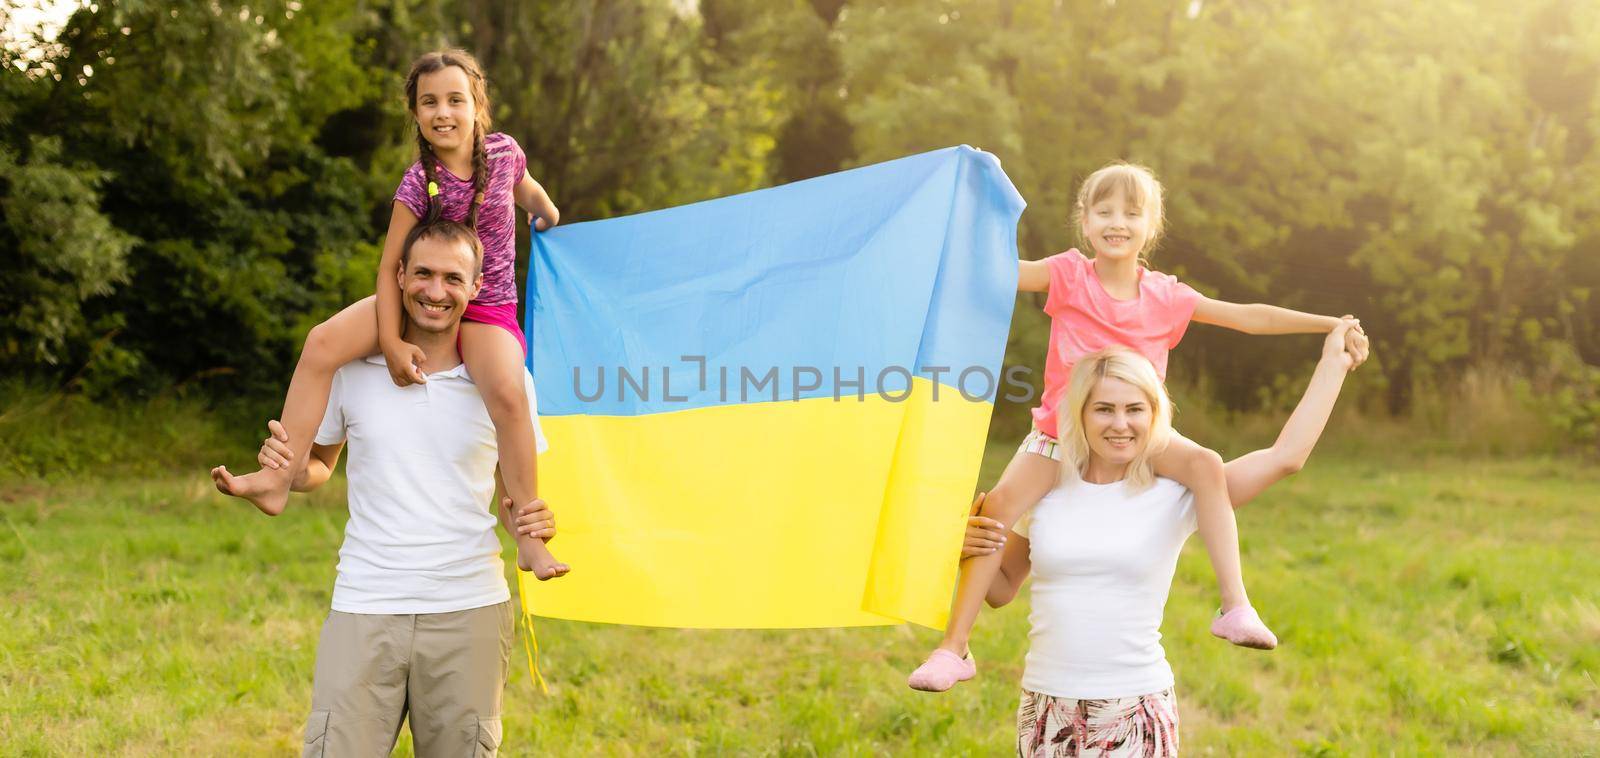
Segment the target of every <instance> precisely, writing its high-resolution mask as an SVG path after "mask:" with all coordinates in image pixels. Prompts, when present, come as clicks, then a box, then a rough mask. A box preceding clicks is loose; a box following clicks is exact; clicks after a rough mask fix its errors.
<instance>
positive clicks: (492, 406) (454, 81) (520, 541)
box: [214, 50, 567, 579]
mask: <svg viewBox="0 0 1600 758" xmlns="http://www.w3.org/2000/svg"><path fill="white" fill-rule="evenodd" d="M406 106H407V109H408V110H410V112H411V115H412V117H413V118H414V119H415V121H416V129H417V131H416V139H417V152H418V154H419V155H418V158H417V162H416V163H414V164H412V165H411V167H410V168H409V169H407V170H406V173H405V176H404V177H403V178H402V179H401V181H400V186H399V188H398V189H396V190H395V197H394V209H393V214H392V215H391V217H390V219H389V232H388V238H387V239H386V240H385V241H384V246H383V257H382V258H381V259H380V261H379V264H378V283H377V294H376V295H374V296H372V297H368V298H365V299H363V300H361V301H360V302H358V303H355V304H354V305H351V306H349V307H347V308H345V309H344V310H343V311H341V312H339V313H338V314H336V315H334V316H333V317H332V318H330V319H328V320H327V321H325V322H323V323H321V324H319V325H317V326H316V327H315V328H313V329H312V330H311V333H310V334H308V335H307V336H306V344H305V348H304V349H303V350H302V351H301V354H300V362H299V364H298V365H297V366H296V367H295V372H294V378H293V379H292V380H291V381H290V383H289V393H288V397H287V398H286V399H285V401H284V407H283V416H282V420H283V422H282V423H283V427H284V429H285V431H286V432H287V437H288V439H289V440H294V441H300V440H309V439H312V436H313V434H314V433H315V431H316V428H317V425H318V423H319V422H320V421H321V420H322V416H323V413H324V411H325V410H326V407H327V404H328V393H329V391H330V388H331V387H332V382H333V375H334V372H336V371H337V370H338V369H339V367H340V366H343V365H344V364H346V363H349V362H350V361H353V360H357V359H359V358H362V357H365V356H368V355H372V354H374V353H377V352H380V351H381V352H382V353H383V356H384V359H385V360H386V361H387V362H388V365H389V373H390V375H391V376H392V378H393V379H394V382H395V384H397V385H399V386H402V387H404V386H406V385H409V384H426V383H427V381H428V378H427V377H426V376H424V375H423V373H422V370H421V369H420V368H419V367H420V365H421V364H422V361H423V358H424V355H423V352H422V350H421V349H420V348H418V347H417V346H416V345H413V344H410V343H408V342H406V341H404V340H403V339H401V337H400V324H401V313H400V291H399V286H398V284H397V281H398V280H397V278H396V273H397V272H398V270H399V261H400V250H401V247H402V245H403V243H404V242H405V239H406V236H407V234H409V233H410V232H411V230H412V229H413V228H415V227H416V226H417V225H418V223H432V222H434V221H436V220H438V219H440V218H446V219H449V220H451V221H458V222H462V223H465V224H466V225H467V226H468V227H469V228H471V229H473V230H474V231H475V232H476V233H477V235H478V238H479V240H481V241H482V243H483V249H484V255H483V271H482V274H483V286H482V289H481V290H480V291H479V293H478V297H477V299H475V300H473V301H472V303H471V304H470V305H468V306H467V310H466V313H465V314H464V315H463V316H462V324H461V346H460V347H461V353H462V358H463V360H464V361H465V362H466V365H467V373H468V374H470V375H471V376H472V379H473V381H474V382H475V383H476V384H477V385H478V390H479V393H480V394H481V395H482V396H483V402H484V405H485V406H486V407H487V408H488V410H489V416H490V418H491V419H492V420H493V421H494V425H495V437H496V441H497V443H498V446H499V455H500V474H501V476H502V477H503V479H504V485H505V490H506V493H507V494H508V495H509V496H510V498H511V501H512V502H513V503H514V504H515V506H516V507H515V509H514V511H515V512H518V513H520V512H521V509H522V508H524V507H527V506H528V505H529V504H530V503H532V502H533V501H534V500H535V497H536V491H535V486H536V480H535V448H534V432H533V418H532V415H531V413H530V410H529V404H528V396H527V394H526V392H525V389H524V381H525V380H524V372H525V371H526V368H525V365H526V357H527V342H526V340H525V338H524V337H523V334H522V328H521V325H520V324H519V323H518V322H517V292H516V271H515V264H516V251H515V231H514V229H515V226H514V225H515V223H516V218H515V212H514V210H513V209H512V203H513V202H514V203H516V204H517V205H519V206H521V207H522V209H523V210H525V211H527V212H528V214H529V215H530V216H532V217H534V229H535V230H538V231H544V230H545V229H548V228H550V227H551V226H554V225H555V224H556V222H557V221H558V220H559V218H560V213H559V212H558V211H557V210H556V206H555V204H554V203H552V202H551V201H550V196H549V195H548V194H546V193H545V191H544V188H543V187H541V186H539V183H538V182H536V181H534V179H533V177H532V176H530V175H529V174H528V171H527V157H526V156H525V155H524V154H523V152H522V148H521V147H519V146H518V145H517V142H516V140H513V139H512V138H511V137H509V136H507V135H505V134H499V133H490V132H489V129H490V117H489V112H490V109H489V97H488V88H487V86H486V85H485V82H484V78H483V72H482V70H481V68H480V67H479V66H478V62H477V60H475V59H474V58H473V57H472V56H471V55H470V54H468V53H467V52H465V51H462V50H445V51H442V52H434V53H428V54H427V55H424V56H422V57H421V58H418V59H417V61H416V62H415V63H413V64H412V65H411V72H410V74H408V75H407V76H406ZM462 177H465V178H462ZM295 447H297V448H299V449H300V450H301V452H300V453H299V455H297V456H296V458H295V460H294V461H293V463H292V464H291V465H289V466H285V467H277V466H266V467H263V468H262V469H261V470H259V471H257V472H255V473H253V474H248V475H245V476H239V477H235V476H232V475H231V474H229V473H228V472H227V470H226V469H219V470H218V474H217V475H216V476H215V477H214V478H215V479H216V481H217V486H218V488H219V489H221V490H222V491H223V492H225V493H226V494H230V495H234V496H237V497H241V498H244V499H246V500H249V501H250V502H251V503H253V504H255V506H256V507H257V508H259V509H261V510H262V511H263V512H265V513H266V514H268V515H273V516H275V515H277V514H278V513H281V512H282V511H283V507H284V505H285V503H286V502H287V501H288V495H289V484H290V483H291V482H292V481H293V479H294V476H295V473H296V472H297V471H298V470H299V469H302V468H304V466H305V465H306V452H305V451H309V450H310V448H311V446H310V445H303V444H302V445H296V446H295ZM526 531H527V530H526V529H519V530H518V533H517V564H518V566H520V567H521V568H522V569H523V570H525V571H531V572H533V573H534V575H535V576H537V577H538V578H540V579H550V578H552V577H556V576H561V575H562V574H565V573H567V566H566V565H565V564H562V563H560V562H558V561H556V559H555V558H554V556H552V555H551V554H550V551H549V550H548V549H547V548H546V547H545V545H544V543H543V542H542V541H540V540H538V539H535V538H533V537H531V536H528V534H527V533H526Z"/></svg>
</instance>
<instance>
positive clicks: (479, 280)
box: [467, 271, 483, 302]
mask: <svg viewBox="0 0 1600 758" xmlns="http://www.w3.org/2000/svg"><path fill="white" fill-rule="evenodd" d="M481 289H483V272H481V271H480V272H478V276H477V277H476V278H474V279H473V280H472V295H471V296H470V297H468V298H467V300H468V301H469V302H470V301H472V300H477V299H478V290H481Z"/></svg>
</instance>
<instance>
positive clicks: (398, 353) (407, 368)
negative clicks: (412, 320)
mask: <svg viewBox="0 0 1600 758" xmlns="http://www.w3.org/2000/svg"><path fill="white" fill-rule="evenodd" d="M427 359H428V356H427V354H425V353H423V352H422V348H420V347H417V346H416V345H413V344H411V343H409V342H406V341H405V340H395V341H394V344H391V345H384V346H383V360H384V362H386V363H388V364H389V378H390V379H393V380H394V385H395V386H396V387H404V386H406V385H408V384H427V383H428V377H425V376H423V375H422V362H423V361H425V360H427Z"/></svg>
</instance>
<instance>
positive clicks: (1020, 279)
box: [1017, 260, 1050, 292]
mask: <svg viewBox="0 0 1600 758" xmlns="http://www.w3.org/2000/svg"><path fill="white" fill-rule="evenodd" d="M1049 290H1050V264H1048V263H1045V262H1044V261H1022V260H1019V261H1017V291H1018V292H1048V291H1049Z"/></svg>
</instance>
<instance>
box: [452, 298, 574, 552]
mask: <svg viewBox="0 0 1600 758" xmlns="http://www.w3.org/2000/svg"><path fill="white" fill-rule="evenodd" d="M522 355H523V354H522V343H520V342H518V341H517V338H516V337H513V336H512V335H511V333H510V332H507V331H506V330H505V329H503V328H501V327H499V326H495V325H493V324H482V323H478V322H476V321H462V322H461V358H462V360H464V361H466V364H467V371H468V372H469V373H471V374H472V380H473V382H475V383H476V384H477V385H478V393H479V394H481V395H482V396H483V405H484V407H485V408H487V409H488V410H489V418H490V419H491V420H492V421H494V430H495V441H496V442H497V443H498V445H499V450H500V474H501V476H502V478H504V479H505V484H506V494H508V495H510V496H511V502H512V503H514V504H515V506H514V507H513V508H512V513H513V514H515V513H516V512H517V511H516V509H517V508H520V507H522V506H524V505H527V504H528V503H529V502H532V501H533V499H534V498H535V497H538V492H539V490H538V478H537V465H538V463H537V456H538V451H537V449H536V447H535V443H534V437H533V413H532V411H531V410H530V409H529V407H528V391H527V386H526V381H527V380H526V378H525V376H526V373H527V368H526V367H525V366H524V365H523V363H522ZM513 536H515V535H513ZM516 540H517V566H518V567H519V568H521V569H522V570H524V571H531V572H533V575H534V576H535V577H538V578H539V579H552V578H555V577H558V576H561V575H563V574H565V573H567V571H568V570H569V569H568V567H567V565H566V564H565V563H561V562H560V561H557V560H556V559H555V556H553V555H551V554H550V549H549V548H548V547H546V546H545V544H544V541H543V540H540V539H538V538H536V537H521V536H519V537H516Z"/></svg>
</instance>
